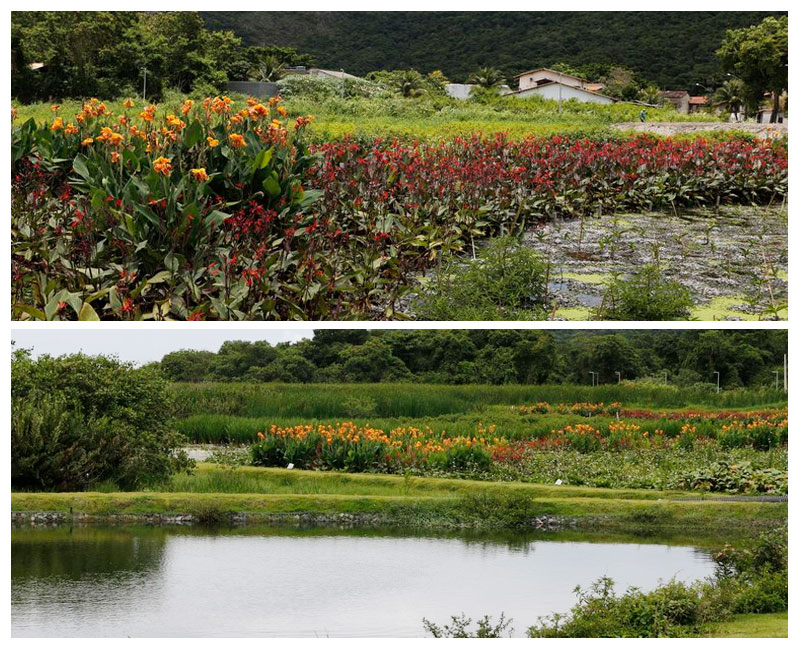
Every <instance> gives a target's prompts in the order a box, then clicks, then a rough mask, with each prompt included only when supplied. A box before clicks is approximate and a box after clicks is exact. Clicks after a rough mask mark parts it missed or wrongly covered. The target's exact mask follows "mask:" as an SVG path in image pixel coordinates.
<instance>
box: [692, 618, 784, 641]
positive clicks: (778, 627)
mask: <svg viewBox="0 0 800 650" xmlns="http://www.w3.org/2000/svg"><path fill="white" fill-rule="evenodd" d="M703 636H705V637H715V638H787V637H788V636H789V613H788V612H779V613H776V614H741V615H739V616H735V617H734V618H733V619H732V620H730V621H725V622H724V623H715V624H714V625H712V626H710V628H709V630H708V631H707V632H706V634H704V635H703Z"/></svg>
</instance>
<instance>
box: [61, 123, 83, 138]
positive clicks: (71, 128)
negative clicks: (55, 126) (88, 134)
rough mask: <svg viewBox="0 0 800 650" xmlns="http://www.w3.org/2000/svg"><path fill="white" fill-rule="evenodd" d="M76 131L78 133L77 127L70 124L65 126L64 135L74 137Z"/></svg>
mask: <svg viewBox="0 0 800 650" xmlns="http://www.w3.org/2000/svg"><path fill="white" fill-rule="evenodd" d="M78 131H80V129H79V128H78V127H77V126H75V125H74V124H73V123H72V122H70V123H69V124H67V126H66V127H65V128H64V133H66V134H67V135H75V134H76V133H77V132H78Z"/></svg>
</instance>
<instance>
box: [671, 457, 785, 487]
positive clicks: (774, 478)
mask: <svg viewBox="0 0 800 650" xmlns="http://www.w3.org/2000/svg"><path fill="white" fill-rule="evenodd" d="M670 487H672V488H675V489H678V490H707V491H709V492H728V493H730V494H739V493H764V494H786V493H787V492H788V490H789V473H788V472H787V471H783V470H780V469H775V468H764V469H756V468H754V467H753V465H752V464H751V463H750V462H748V461H746V460H742V461H736V462H729V461H718V462H716V463H713V464H712V465H710V466H707V467H703V468H700V469H696V470H694V471H691V472H685V473H683V474H682V475H680V476H679V477H677V478H676V479H675V480H673V481H672V482H671V484H670Z"/></svg>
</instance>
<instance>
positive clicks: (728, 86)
mask: <svg viewBox="0 0 800 650" xmlns="http://www.w3.org/2000/svg"><path fill="white" fill-rule="evenodd" d="M744 95H745V87H744V83H743V82H742V80H741V79H728V80H727V81H726V82H725V83H723V84H722V85H721V86H720V87H719V88H717V90H716V92H715V93H714V97H713V105H714V106H716V107H718V108H723V109H724V110H725V112H727V113H733V116H734V118H735V119H736V121H737V122H738V121H739V111H740V110H741V109H742V105H743V104H744V103H745V97H744Z"/></svg>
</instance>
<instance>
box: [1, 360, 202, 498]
mask: <svg viewBox="0 0 800 650" xmlns="http://www.w3.org/2000/svg"><path fill="white" fill-rule="evenodd" d="M11 397H12V401H11V404H12V409H11V411H12V412H11V484H12V487H14V488H17V489H20V488H22V489H40V490H42V489H45V490H86V489H91V488H92V487H94V486H97V485H98V484H100V483H103V482H113V483H116V484H117V485H118V486H119V487H120V488H122V489H125V490H129V489H136V488H140V487H142V486H146V485H154V484H157V483H160V482H162V481H164V480H166V479H168V478H169V477H170V476H171V474H172V473H173V472H175V471H182V470H188V469H190V468H191V466H192V465H193V463H192V461H191V460H189V459H188V458H187V457H186V455H185V453H183V452H182V451H179V448H180V445H181V444H183V437H182V436H181V435H179V434H177V433H175V432H173V431H171V430H170V429H169V427H168V425H167V421H168V419H169V417H170V412H169V411H170V406H169V399H168V397H167V385H166V381H165V380H164V379H163V378H162V377H161V375H160V374H159V373H158V372H157V371H155V370H153V369H151V368H140V369H137V368H134V367H132V366H131V365H130V364H125V363H121V362H119V361H117V360H116V359H110V358H107V357H87V356H84V355H80V354H78V355H72V356H62V357H58V358H53V357H49V356H43V357H40V358H39V359H38V360H36V361H33V360H32V359H31V358H30V357H29V355H28V354H27V353H26V352H24V351H22V352H17V353H16V354H15V356H14V358H13V360H12V364H11Z"/></svg>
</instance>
